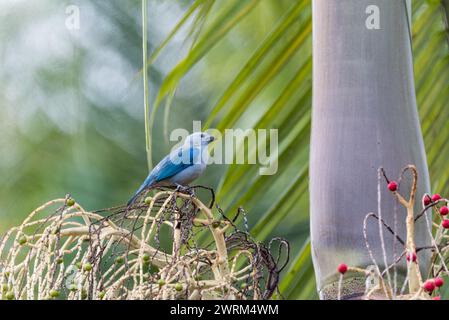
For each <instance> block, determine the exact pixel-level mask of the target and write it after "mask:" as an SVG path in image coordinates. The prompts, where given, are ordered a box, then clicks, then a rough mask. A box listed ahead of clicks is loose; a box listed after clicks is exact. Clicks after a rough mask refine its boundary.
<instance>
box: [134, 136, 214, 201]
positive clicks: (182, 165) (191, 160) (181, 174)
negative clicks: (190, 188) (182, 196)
mask: <svg viewBox="0 0 449 320" xmlns="http://www.w3.org/2000/svg"><path fill="white" fill-rule="evenodd" d="M212 141H214V137H213V136H211V135H209V134H208V133H205V132H195V133H193V134H191V135H190V136H188V137H187V138H186V139H185V141H184V144H183V145H182V146H181V147H179V148H177V149H175V150H173V151H172V152H170V154H168V155H167V156H166V157H165V158H164V159H162V160H161V162H159V163H158V164H157V166H155V167H154V169H153V170H152V171H151V172H150V174H149V175H148V177H147V178H146V179H145V181H144V182H143V183H142V185H141V186H140V188H139V189H138V190H137V191H136V193H135V194H134V196H133V197H132V198H131V200H129V202H128V206H129V205H131V204H132V203H133V202H134V200H136V198H137V197H138V196H139V195H140V194H141V193H142V191H144V190H145V189H147V188H149V187H155V186H186V185H188V184H189V183H190V182H192V181H193V180H195V179H196V178H198V177H199V176H200V175H202V174H203V172H204V170H205V169H206V165H207V160H208V158H209V153H208V148H207V146H208V145H209V143H211V142H212Z"/></svg>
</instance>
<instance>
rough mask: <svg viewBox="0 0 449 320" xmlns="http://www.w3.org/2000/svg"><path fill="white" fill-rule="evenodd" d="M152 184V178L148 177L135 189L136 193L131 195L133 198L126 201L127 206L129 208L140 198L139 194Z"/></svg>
mask: <svg viewBox="0 0 449 320" xmlns="http://www.w3.org/2000/svg"><path fill="white" fill-rule="evenodd" d="M153 182H154V179H153V177H151V176H149V177H148V178H147V179H145V181H144V182H143V183H142V185H141V186H140V187H139V189H137V191H136V193H135V194H134V195H133V197H132V198H131V199H130V200H129V201H128V204H127V206H128V207H129V206H130V205H132V204H133V203H134V201H135V200H136V199H137V198H138V197H139V196H140V194H141V193H142V192H143V191H144V190H145V189H147V188H149V187H150V186H151V185H152V184H153Z"/></svg>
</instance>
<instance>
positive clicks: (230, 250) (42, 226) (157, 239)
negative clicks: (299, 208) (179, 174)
mask: <svg viewBox="0 0 449 320" xmlns="http://www.w3.org/2000/svg"><path fill="white" fill-rule="evenodd" d="M197 188H199V187H197ZM194 190H195V188H192V189H189V190H188V192H187V193H185V192H184V193H182V192H179V191H178V190H169V189H157V190H154V195H153V196H151V197H147V198H145V201H144V202H142V203H139V204H136V205H133V206H132V207H129V208H127V207H125V206H123V207H116V208H112V209H106V210H100V211H95V212H88V211H86V210H84V209H83V207H82V206H81V205H80V204H78V203H76V202H75V201H74V200H73V199H71V198H70V197H69V196H66V197H65V198H61V199H56V200H52V201H49V202H47V203H45V204H44V205H42V206H41V207H39V208H37V209H36V210H35V211H33V212H32V213H31V214H30V215H29V216H28V218H26V219H25V221H24V222H23V223H22V224H21V225H20V226H18V227H15V228H12V229H10V230H9V231H8V232H7V233H6V234H5V235H4V237H3V238H2V239H1V242H0V285H1V292H0V297H1V298H2V299H54V298H58V297H59V298H65V299H268V298H270V297H271V295H272V294H273V293H274V292H275V290H276V289H277V284H278V280H279V273H280V272H281V270H282V269H283V267H284V266H285V263H286V262H285V263H283V265H282V266H280V261H279V260H280V259H283V260H285V261H287V260H288V254H289V252H288V251H289V245H288V243H287V242H286V241H285V240H283V239H280V238H275V239H273V240H272V241H271V242H270V243H269V245H267V246H266V245H264V244H262V243H258V242H256V241H255V240H254V239H252V238H251V236H250V235H249V233H248V232H247V231H240V230H238V229H237V227H236V226H235V224H234V221H235V219H234V221H232V220H230V219H228V218H227V217H226V216H225V215H224V214H223V213H222V211H221V209H220V208H219V207H218V206H217V207H216V208H215V209H212V208H213V202H214V200H213V198H214V197H213V192H212V190H211V194H212V201H211V202H212V203H211V205H210V206H206V205H205V204H204V203H203V202H201V201H200V200H199V199H198V198H197V197H196V196H195V195H194ZM239 212H241V211H239ZM49 213H51V214H49ZM214 213H215V214H214ZM207 232H209V233H210V234H211V235H212V237H208V235H207ZM207 239H213V240H209V241H207ZM200 240H202V241H200ZM202 242H203V243H207V245H202V246H201V245H199V243H202ZM275 243H276V244H277V253H276V255H277V257H276V258H275V257H274V256H273V255H272V253H271V247H272V246H273V245H274V244H275Z"/></svg>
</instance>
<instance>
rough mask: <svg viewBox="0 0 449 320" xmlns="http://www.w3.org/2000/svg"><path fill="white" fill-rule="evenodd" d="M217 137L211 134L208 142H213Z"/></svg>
mask: <svg viewBox="0 0 449 320" xmlns="http://www.w3.org/2000/svg"><path fill="white" fill-rule="evenodd" d="M214 140H215V138H214V137H213V136H209V139H208V140H207V142H208V143H211V142H212V141H214Z"/></svg>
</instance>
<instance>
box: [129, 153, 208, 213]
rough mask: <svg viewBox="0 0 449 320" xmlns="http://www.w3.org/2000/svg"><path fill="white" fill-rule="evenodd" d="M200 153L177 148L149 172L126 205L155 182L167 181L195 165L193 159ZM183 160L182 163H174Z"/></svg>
mask: <svg viewBox="0 0 449 320" xmlns="http://www.w3.org/2000/svg"><path fill="white" fill-rule="evenodd" d="M199 153H200V151H199V150H198V149H196V148H188V149H187V148H182V147H180V148H178V149H176V150H174V151H173V152H172V153H171V154H169V155H167V156H166V157H165V158H163V159H162V160H161V162H159V163H158V164H157V166H155V167H154V168H153V170H151V172H150V174H149V175H148V177H147V178H146V179H145V181H144V182H143V183H142V185H141V186H140V187H139V189H137V191H136V193H135V194H134V196H133V197H132V198H131V199H130V200H129V201H128V205H130V204H131V203H133V202H134V200H135V199H136V198H137V197H138V196H139V195H140V193H141V192H142V191H143V190H145V189H146V188H148V187H149V186H151V185H152V184H154V183H156V182H160V181H162V180H165V179H169V178H171V177H173V176H174V175H176V174H177V173H179V172H181V171H182V170H184V169H186V168H188V167H190V166H192V165H194V164H195V159H196V158H197V157H198V155H199ZM174 160H183V161H174Z"/></svg>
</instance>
